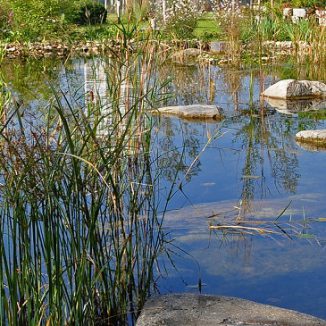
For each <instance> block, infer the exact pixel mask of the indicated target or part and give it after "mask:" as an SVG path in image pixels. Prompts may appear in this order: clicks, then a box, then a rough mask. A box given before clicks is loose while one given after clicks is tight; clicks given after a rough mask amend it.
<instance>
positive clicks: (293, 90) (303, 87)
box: [262, 79, 326, 99]
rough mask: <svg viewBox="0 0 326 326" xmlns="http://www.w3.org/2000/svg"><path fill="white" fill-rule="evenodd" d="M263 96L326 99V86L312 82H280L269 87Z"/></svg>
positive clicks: (291, 80)
mask: <svg viewBox="0 0 326 326" xmlns="http://www.w3.org/2000/svg"><path fill="white" fill-rule="evenodd" d="M262 96H264V97H270V98H278V99H311V98H326V84H324V83H322V82H319V81H311V80H295V79H285V80H280V81H279V82H277V83H276V84H274V85H272V86H270V87H268V88H267V89H266V90H265V91H264V92H263V93H262Z"/></svg>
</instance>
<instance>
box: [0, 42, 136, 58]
mask: <svg viewBox="0 0 326 326" xmlns="http://www.w3.org/2000/svg"><path fill="white" fill-rule="evenodd" d="M0 47H1V48H2V49H3V51H4V54H5V56H6V57H7V58H10V59H13V58H17V57H28V56H31V57H35V58H42V57H51V56H56V57H66V56H68V55H69V54H78V55H90V54H92V55H97V54H100V53H103V52H105V51H107V50H109V49H110V48H115V49H117V48H120V47H121V44H120V43H119V42H117V41H115V40H103V41H96V42H90V41H87V42H76V43H72V44H65V43H63V42H60V41H53V42H34V43H8V44H0ZM128 47H129V49H131V50H132V49H133V47H134V44H133V42H130V43H129V44H128Z"/></svg>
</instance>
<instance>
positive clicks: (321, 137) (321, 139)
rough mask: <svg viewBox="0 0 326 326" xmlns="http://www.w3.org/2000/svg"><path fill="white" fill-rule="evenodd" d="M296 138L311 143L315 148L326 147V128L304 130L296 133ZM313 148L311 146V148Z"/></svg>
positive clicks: (301, 141)
mask: <svg viewBox="0 0 326 326" xmlns="http://www.w3.org/2000/svg"><path fill="white" fill-rule="evenodd" d="M295 139H296V140H297V141H298V142H300V143H306V144H311V145H314V146H310V147H312V148H314V149H315V150H316V149H318V148H325V147H326V129H320V130H302V131H299V132H298V133H297V134H296V135H295ZM310 149H311V148H310Z"/></svg>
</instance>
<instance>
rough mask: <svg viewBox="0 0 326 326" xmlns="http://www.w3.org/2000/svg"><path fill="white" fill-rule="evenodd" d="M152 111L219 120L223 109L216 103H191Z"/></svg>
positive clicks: (191, 117) (186, 117)
mask: <svg viewBox="0 0 326 326" xmlns="http://www.w3.org/2000/svg"><path fill="white" fill-rule="evenodd" d="M152 113H154V114H155V113H161V114H166V115H175V116H178V117H180V118H185V119H202V120H205V119H214V120H220V119H222V117H223V110H222V109H221V108H220V107H218V106H216V105H207V104H192V105H176V106H166V107H161V108H158V109H156V110H153V111H152Z"/></svg>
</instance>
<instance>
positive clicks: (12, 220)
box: [0, 35, 164, 325]
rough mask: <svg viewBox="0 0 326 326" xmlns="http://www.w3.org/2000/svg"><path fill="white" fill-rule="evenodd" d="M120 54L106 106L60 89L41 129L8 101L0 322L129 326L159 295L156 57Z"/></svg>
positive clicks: (148, 52)
mask: <svg viewBox="0 0 326 326" xmlns="http://www.w3.org/2000/svg"><path fill="white" fill-rule="evenodd" d="M124 36H125V41H126V37H127V36H126V35H124ZM115 51H117V50H112V56H111V58H110V59H107V60H104V61H103V62H104V63H105V65H104V66H105V76H106V90H105V95H106V96H105V97H103V94H101V90H100V88H99V87H98V88H96V87H95V88H94V89H91V90H86V93H85V94H83V95H82V97H81V98H78V99H76V95H74V94H72V93H69V94H67V93H65V92H63V91H60V90H58V89H55V88H52V94H53V97H52V99H51V101H50V104H49V105H48V106H47V107H45V108H43V110H42V112H37V116H38V119H37V120H35V114H36V113H35V112H33V110H30V111H29V110H28V109H27V108H23V107H20V106H19V105H18V104H17V103H15V101H14V99H11V100H9V99H8V98H7V99H5V98H4V96H5V95H4V92H1V100H2V102H1V103H3V101H5V102H6V104H7V106H3V105H2V106H1V110H2V111H1V120H2V121H1V129H0V131H1V134H0V150H1V156H0V198H1V199H0V235H1V237H0V260H1V262H0V282H1V284H2V286H1V296H0V320H1V324H10V325H39V324H47V325H61V324H62V325H63V324H64V325H72V324H83V325H95V324H96V325H102V324H103V325H108V324H112V325H113V324H114V325H123V324H127V323H128V322H132V321H133V320H134V319H135V318H136V316H137V314H138V312H139V309H140V308H141V307H142V305H143V303H144V300H145V298H146V296H147V295H148V294H149V293H150V292H151V290H152V289H153V281H154V276H155V275H154V272H153V270H154V266H155V264H156V263H157V260H156V259H157V256H158V254H159V253H160V252H161V251H162V250H163V244H164V234H163V232H162V229H161V223H162V219H161V218H159V217H158V214H157V210H158V205H159V200H158V198H157V193H158V188H157V187H158V186H157V179H158V176H157V175H156V172H155V171H157V169H156V168H155V165H156V162H157V160H156V158H155V155H153V153H152V152H151V133H152V123H151V119H150V118H149V117H148V116H147V114H146V108H147V107H151V106H152V105H154V104H155V101H157V100H158V99H159V94H160V89H159V84H158V81H157V80H156V75H155V67H156V66H157V65H158V63H159V62H158V60H159V49H158V45H157V44H153V43H149V42H146V41H145V42H142V43H141V44H139V46H138V47H137V49H136V50H135V51H134V52H130V51H128V50H127V48H121V49H120V50H119V52H118V53H117V52H115ZM94 62H95V63H96V65H95V66H97V65H98V62H96V61H94ZM7 91H8V89H7ZM80 103H83V105H81V104H80ZM4 110H6V112H4ZM161 204H162V203H161Z"/></svg>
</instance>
